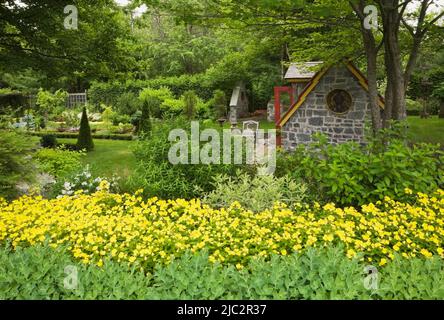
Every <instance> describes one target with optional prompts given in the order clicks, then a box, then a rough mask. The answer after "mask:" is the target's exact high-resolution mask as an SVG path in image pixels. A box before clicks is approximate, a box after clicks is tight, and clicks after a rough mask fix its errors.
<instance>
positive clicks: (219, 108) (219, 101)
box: [210, 90, 228, 120]
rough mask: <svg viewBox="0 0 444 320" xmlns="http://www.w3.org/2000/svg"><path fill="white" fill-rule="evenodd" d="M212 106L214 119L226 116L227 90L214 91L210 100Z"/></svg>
mask: <svg viewBox="0 0 444 320" xmlns="http://www.w3.org/2000/svg"><path fill="white" fill-rule="evenodd" d="M210 105H211V106H210V108H211V113H212V115H213V116H212V118H213V119H214V120H217V119H220V118H225V117H226V116H227V111H228V108H227V106H228V103H227V97H226V95H225V92H223V91H222V90H216V91H214V94H213V98H212V99H211V100H210Z"/></svg>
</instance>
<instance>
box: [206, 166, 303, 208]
mask: <svg viewBox="0 0 444 320" xmlns="http://www.w3.org/2000/svg"><path fill="white" fill-rule="evenodd" d="M305 200H307V187H306V186H305V185H304V184H300V183H297V182H296V181H294V180H292V179H291V178H289V177H282V178H276V177H274V176H272V175H262V176H261V175H257V176H254V177H251V176H249V175H248V174H246V173H245V174H239V175H238V176H236V177H235V178H232V177H228V176H217V177H215V178H214V190H213V191H212V192H210V193H209V194H208V195H206V196H205V198H204V202H205V203H208V204H209V205H211V206H212V207H217V208H227V207H229V206H230V205H231V204H232V203H233V202H235V201H237V202H239V203H240V204H241V205H242V206H243V207H244V208H247V209H250V210H253V211H255V212H261V211H264V210H266V209H270V208H272V207H273V205H274V204H275V203H276V202H281V203H286V204H287V205H289V207H293V205H295V204H297V203H299V204H301V203H303V202H304V201H305Z"/></svg>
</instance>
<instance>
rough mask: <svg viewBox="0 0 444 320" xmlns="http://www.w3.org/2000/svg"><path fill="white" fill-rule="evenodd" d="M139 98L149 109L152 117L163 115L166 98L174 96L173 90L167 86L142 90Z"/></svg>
mask: <svg viewBox="0 0 444 320" xmlns="http://www.w3.org/2000/svg"><path fill="white" fill-rule="evenodd" d="M139 99H140V101H141V102H142V107H143V109H146V110H147V112H148V113H149V116H150V117H151V116H153V117H162V116H163V115H162V108H161V105H162V104H163V102H165V101H166V100H169V99H174V96H173V94H172V93H171V91H170V90H169V89H168V88H165V87H162V88H160V89H152V88H146V89H144V90H142V92H140V95H139ZM142 112H143V110H142Z"/></svg>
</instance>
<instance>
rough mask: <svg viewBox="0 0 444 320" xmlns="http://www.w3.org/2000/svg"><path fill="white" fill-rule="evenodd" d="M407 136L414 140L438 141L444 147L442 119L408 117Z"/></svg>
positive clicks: (443, 120)
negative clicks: (408, 127)
mask: <svg viewBox="0 0 444 320" xmlns="http://www.w3.org/2000/svg"><path fill="white" fill-rule="evenodd" d="M408 123H409V126H410V129H409V137H410V138H411V139H412V140H413V141H415V142H430V143H440V144H441V147H444V119H440V118H438V117H437V116H433V117H430V118H428V119H421V118H420V117H408Z"/></svg>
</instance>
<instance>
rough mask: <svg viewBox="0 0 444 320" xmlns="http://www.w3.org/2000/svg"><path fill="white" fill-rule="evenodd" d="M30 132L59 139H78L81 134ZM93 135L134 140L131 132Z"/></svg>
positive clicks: (94, 136)
mask: <svg viewBox="0 0 444 320" xmlns="http://www.w3.org/2000/svg"><path fill="white" fill-rule="evenodd" d="M30 134H31V135H33V136H37V137H43V136H46V135H52V136H55V137H56V138H57V139H77V137H78V136H79V134H78V133H69V132H49V131H40V132H31V133H30ZM92 137H93V139H98V140H127V141H130V140H133V136H132V135H131V134H93V135H92Z"/></svg>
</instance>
